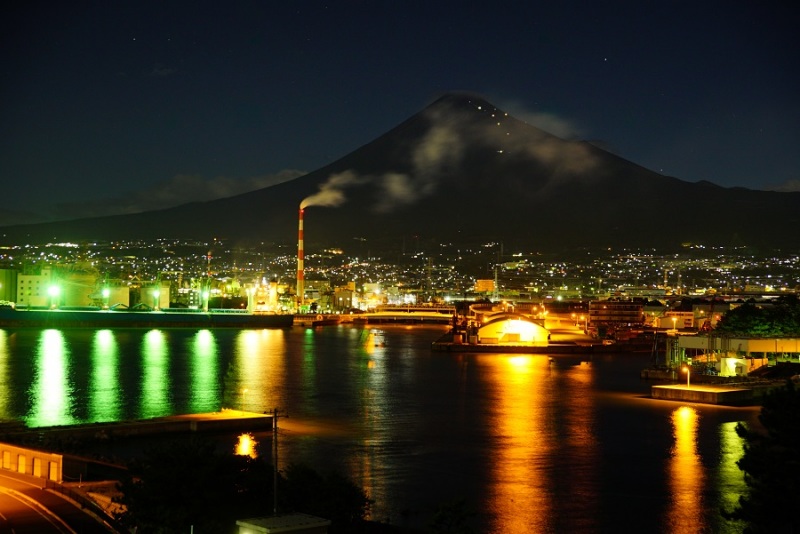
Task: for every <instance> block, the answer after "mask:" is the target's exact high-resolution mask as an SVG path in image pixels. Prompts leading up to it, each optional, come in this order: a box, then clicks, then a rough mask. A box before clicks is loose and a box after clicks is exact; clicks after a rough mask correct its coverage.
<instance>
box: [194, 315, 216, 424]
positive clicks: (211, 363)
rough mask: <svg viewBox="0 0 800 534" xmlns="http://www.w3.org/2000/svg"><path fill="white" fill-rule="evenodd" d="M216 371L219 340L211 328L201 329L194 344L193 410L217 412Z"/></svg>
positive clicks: (196, 411)
mask: <svg viewBox="0 0 800 534" xmlns="http://www.w3.org/2000/svg"><path fill="white" fill-rule="evenodd" d="M216 371H217V340H216V338H215V337H214V334H212V333H211V331H210V330H200V331H198V332H197V333H196V334H195V336H194V339H193V344H192V392H191V401H190V402H191V407H190V408H191V410H192V412H194V413H202V412H215V411H217V410H218V409H219V405H220V399H219V395H218V391H217V374H216Z"/></svg>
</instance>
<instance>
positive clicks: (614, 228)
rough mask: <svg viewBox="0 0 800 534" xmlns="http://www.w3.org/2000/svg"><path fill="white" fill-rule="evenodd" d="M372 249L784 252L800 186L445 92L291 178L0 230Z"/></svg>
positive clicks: (35, 235) (791, 242)
mask: <svg viewBox="0 0 800 534" xmlns="http://www.w3.org/2000/svg"><path fill="white" fill-rule="evenodd" d="M301 202H302V203H304V205H305V240H306V246H307V247H309V248H319V247H324V246H343V247H347V246H348V245H349V244H352V243H353V242H354V241H356V242H359V243H365V242H366V243H368V244H369V248H370V249H371V250H373V251H376V252H377V251H379V250H405V249H407V248H409V247H410V246H411V244H412V243H421V242H425V243H452V242H456V243H478V242H502V243H505V244H507V245H508V246H514V247H517V248H521V249H526V250H541V251H559V250H565V249H575V248H581V247H592V248H597V247H603V248H605V247H659V248H677V247H680V246H681V245H685V244H686V243H693V244H700V245H708V246H751V247H764V248H766V247H770V248H784V249H791V248H797V247H798V246H800V233H798V232H796V230H795V229H796V228H797V227H798V223H800V215H798V213H799V212H798V210H797V209H796V207H797V205H799V204H800V193H778V192H769V191H755V190H748V189H743V188H724V187H720V186H717V185H714V184H712V183H710V182H698V183H690V182H686V181H683V180H680V179H678V178H674V177H668V176H664V175H661V174H658V173H656V172H653V171H650V170H648V169H645V168H643V167H641V166H639V165H636V164H635V163H632V162H630V161H627V160H625V159H623V158H621V157H619V156H616V155H614V154H611V153H609V152H606V151H604V150H602V149H600V148H598V147H596V146H594V145H592V144H590V143H587V142H584V141H576V140H565V139H561V138H558V137H556V136H554V135H551V134H549V133H547V132H544V131H542V130H540V129H538V128H536V127H533V126H531V125H529V124H527V123H525V122H522V121H520V120H517V119H516V118H514V117H513V116H510V115H509V114H508V113H505V112H504V111H503V110H501V109H498V108H497V107H496V106H494V105H492V104H491V103H489V102H488V101H486V100H484V99H482V98H479V97H476V96H473V95H468V94H449V95H445V96H443V97H441V98H439V99H438V100H436V101H435V102H433V103H432V104H430V105H429V106H428V107H426V108H425V109H423V110H422V111H420V112H419V113H417V114H415V115H414V116H412V117H410V118H409V119H408V120H406V121H405V122H403V123H401V124H400V125H398V126H397V127H395V128H393V129H392V130H390V131H389V132H387V133H386V134H384V135H382V136H380V137H378V138H377V139H375V140H374V141H372V142H370V143H368V144H366V145H364V146H362V147H360V148H358V149H357V150H354V151H353V152H351V153H350V154H347V155H346V156H344V157H342V158H341V159H339V160H336V161H334V162H333V163H331V164H329V165H327V166H325V167H323V168H320V169H318V170H316V171H314V172H311V173H309V174H306V175H304V176H301V177H299V178H297V179H295V180H292V181H289V182H284V183H281V184H278V185H274V186H271V187H268V188H265V189H260V190H257V191H252V192H249V193H245V194H242V195H238V196H235V197H230V198H224V199H220V200H215V201H210V202H202V203H190V204H185V205H182V206H178V207H175V208H171V209H165V210H160V211H153V212H146V213H139V214H133V215H120V216H111V217H102V218H93V219H80V220H74V221H63V222H59V223H46V224H35V225H19V226H7V227H3V228H0V235H2V236H3V237H2V241H3V242H4V244H21V243H36V242H47V241H51V242H52V241H87V240H92V241H94V240H114V239H137V238H141V239H153V238H160V237H164V238H191V239H212V238H214V237H218V238H223V239H227V240H231V241H239V242H261V243H276V244H287V245H291V243H293V242H295V241H296V238H297V226H298V210H299V207H300V205H301Z"/></svg>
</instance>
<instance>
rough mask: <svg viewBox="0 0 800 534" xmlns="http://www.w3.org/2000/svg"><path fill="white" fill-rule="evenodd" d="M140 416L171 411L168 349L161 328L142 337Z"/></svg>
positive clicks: (166, 413) (164, 413) (145, 417)
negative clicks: (142, 371) (142, 367)
mask: <svg viewBox="0 0 800 534" xmlns="http://www.w3.org/2000/svg"><path fill="white" fill-rule="evenodd" d="M142 355H143V357H144V360H143V366H144V373H143V375H142V397H141V400H140V407H141V408H140V412H141V417H142V418H144V419H147V418H150V417H160V416H162V415H169V414H170V413H172V407H171V406H170V402H169V396H168V393H169V388H170V380H169V349H168V346H167V341H166V339H165V336H164V333H163V332H162V331H161V330H150V331H149V332H147V334H145V336H144V338H143V339H142Z"/></svg>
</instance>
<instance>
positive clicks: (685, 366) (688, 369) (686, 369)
mask: <svg viewBox="0 0 800 534" xmlns="http://www.w3.org/2000/svg"><path fill="white" fill-rule="evenodd" d="M682 371H683V372H684V373H686V389H689V379H690V377H691V376H692V370H691V369H690V368H689V366H688V365H684V366H683V369H682Z"/></svg>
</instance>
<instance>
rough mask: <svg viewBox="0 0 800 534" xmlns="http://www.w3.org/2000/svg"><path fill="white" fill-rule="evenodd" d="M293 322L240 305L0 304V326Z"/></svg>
mask: <svg viewBox="0 0 800 534" xmlns="http://www.w3.org/2000/svg"><path fill="white" fill-rule="evenodd" d="M293 322H294V315H291V314H277V313H250V312H248V311H247V310H239V309H212V310H208V311H204V310H195V309H185V308H164V309H160V310H152V309H149V310H148V309H145V310H131V309H127V308H126V309H124V310H119V309H102V308H95V307H80V308H69V309H65V308H60V309H53V310H48V309H16V308H12V307H2V308H0V328H19V327H37V328H74V327H77V328H81V327H87V328H185V327H188V328H284V327H288V326H292V324H293Z"/></svg>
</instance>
